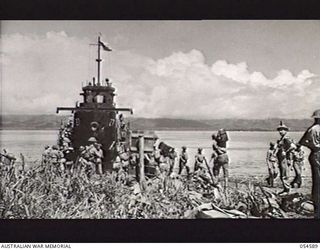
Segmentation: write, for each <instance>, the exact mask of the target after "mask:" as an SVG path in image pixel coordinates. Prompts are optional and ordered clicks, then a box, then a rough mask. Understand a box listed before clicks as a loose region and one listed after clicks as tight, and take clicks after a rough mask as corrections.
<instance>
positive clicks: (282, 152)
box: [276, 121, 296, 194]
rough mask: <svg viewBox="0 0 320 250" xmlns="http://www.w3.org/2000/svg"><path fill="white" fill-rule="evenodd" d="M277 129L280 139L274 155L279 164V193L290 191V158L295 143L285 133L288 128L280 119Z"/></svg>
mask: <svg viewBox="0 0 320 250" xmlns="http://www.w3.org/2000/svg"><path fill="white" fill-rule="evenodd" d="M277 130H278V132H279V134H280V139H279V140H278V141H277V148H276V156H277V160H278V164H279V170H280V179H281V182H282V185H283V191H281V192H280V193H279V194H285V193H289V192H290V183H289V166H290V161H291V159H290V158H291V153H292V151H293V150H295V149H296V145H295V144H294V143H293V140H292V139H291V138H290V137H289V136H288V135H287V133H288V131H289V128H288V127H287V126H286V125H285V124H284V123H283V122H282V121H280V125H279V126H278V127H277Z"/></svg>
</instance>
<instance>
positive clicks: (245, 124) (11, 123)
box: [0, 115, 312, 131]
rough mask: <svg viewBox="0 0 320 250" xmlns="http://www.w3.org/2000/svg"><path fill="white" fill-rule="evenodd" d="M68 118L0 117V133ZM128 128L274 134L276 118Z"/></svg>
mask: <svg viewBox="0 0 320 250" xmlns="http://www.w3.org/2000/svg"><path fill="white" fill-rule="evenodd" d="M67 117H68V116H61V115H59V116H58V115H1V116H0V129H2V130H52V129H58V128H59V126H60V122H61V120H64V119H66V118H67ZM128 120H129V121H130V124H131V127H132V128H133V129H137V130H217V129H219V128H225V129H227V130H236V131H240V130H241V131H273V130H275V129H276V127H277V126H278V124H279V119H275V118H273V119H266V120H249V119H248V120H246V119H212V120H191V119H171V118H170V119H169V118H155V119H149V118H131V117H130V118H128ZM284 122H285V124H286V125H287V126H289V127H290V129H291V130H292V131H302V130H305V129H306V128H307V127H308V126H310V125H311V123H312V120H307V119H305V120H299V119H284Z"/></svg>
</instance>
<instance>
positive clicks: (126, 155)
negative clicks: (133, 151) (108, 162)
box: [119, 147, 130, 172]
mask: <svg viewBox="0 0 320 250" xmlns="http://www.w3.org/2000/svg"><path fill="white" fill-rule="evenodd" d="M119 156H120V159H121V164H122V167H123V169H124V170H125V171H126V172H127V171H128V170H129V166H130V163H129V160H130V149H129V148H128V147H127V148H125V149H124V150H122V151H121V152H120V153H119Z"/></svg>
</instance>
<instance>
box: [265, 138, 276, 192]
mask: <svg viewBox="0 0 320 250" xmlns="http://www.w3.org/2000/svg"><path fill="white" fill-rule="evenodd" d="M266 162H267V166H268V172H269V176H268V178H267V182H268V185H269V186H270V187H273V184H274V179H275V178H277V176H278V169H277V157H276V154H275V144H274V143H273V142H270V148H269V150H268V152H267V157H266Z"/></svg>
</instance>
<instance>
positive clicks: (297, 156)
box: [290, 144, 304, 188]
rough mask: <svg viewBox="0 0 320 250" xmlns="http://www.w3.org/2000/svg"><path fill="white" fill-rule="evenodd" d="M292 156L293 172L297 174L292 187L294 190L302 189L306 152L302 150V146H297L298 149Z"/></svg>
mask: <svg viewBox="0 0 320 250" xmlns="http://www.w3.org/2000/svg"><path fill="white" fill-rule="evenodd" d="M292 155H293V170H294V173H295V177H294V180H293V181H292V182H291V184H290V185H291V187H293V188H294V187H295V186H297V187H298V188H300V187H301V184H302V178H301V172H302V167H303V161H304V151H303V150H302V149H301V145H300V144H297V149H296V150H294V151H293V152H292Z"/></svg>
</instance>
